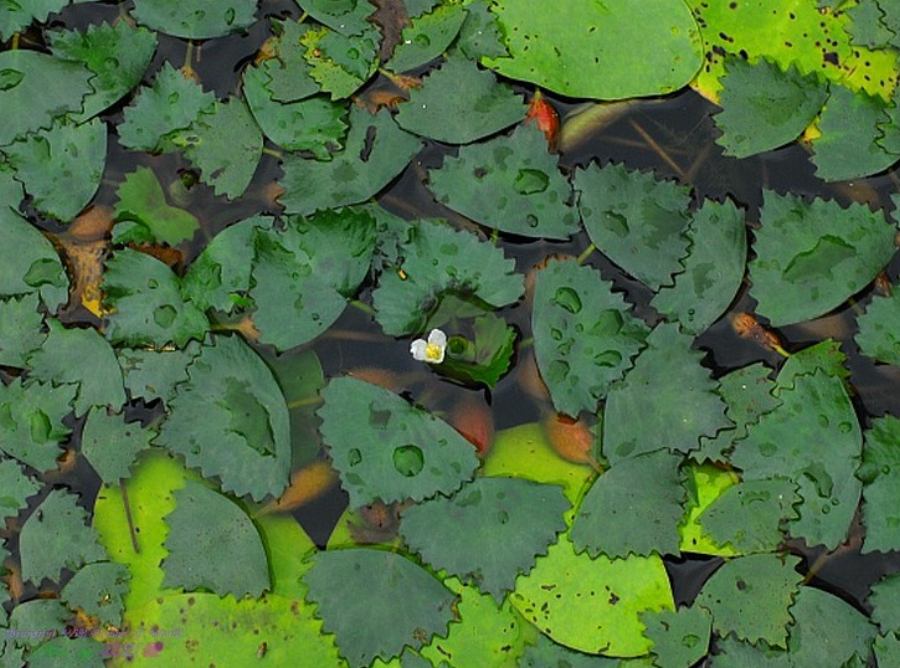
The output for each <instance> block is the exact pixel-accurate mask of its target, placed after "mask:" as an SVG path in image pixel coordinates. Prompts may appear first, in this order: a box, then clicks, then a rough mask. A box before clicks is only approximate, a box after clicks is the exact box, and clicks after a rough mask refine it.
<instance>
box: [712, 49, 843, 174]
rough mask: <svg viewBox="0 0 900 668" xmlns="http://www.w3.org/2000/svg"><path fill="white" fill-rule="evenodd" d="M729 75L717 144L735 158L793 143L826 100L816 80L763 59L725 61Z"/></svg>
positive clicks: (724, 79) (731, 58) (718, 118)
mask: <svg viewBox="0 0 900 668" xmlns="http://www.w3.org/2000/svg"><path fill="white" fill-rule="evenodd" d="M725 70H726V72H727V74H726V75H725V76H724V77H722V79H721V81H720V83H721V85H722V86H723V87H724V90H723V91H722V93H721V100H720V104H721V106H722V107H723V108H724V111H722V112H721V113H719V114H717V115H716V116H714V118H715V121H716V125H717V126H718V127H719V129H720V130H721V131H722V136H721V137H720V138H719V139H717V140H716V141H717V143H718V144H719V145H720V146H722V147H724V148H725V155H732V156H734V157H736V158H746V157H747V156H751V155H755V154H756V153H762V152H764V151H770V150H772V149H775V148H778V147H779V146H783V145H784V144H787V143H789V142H792V141H794V140H795V139H796V138H797V137H799V136H800V135H801V134H802V133H803V131H804V130H805V129H806V127H807V126H808V125H809V124H810V123H811V122H812V121H813V119H814V118H815V117H816V114H818V113H819V110H820V109H821V108H822V105H823V104H824V103H825V98H827V97H828V86H827V85H826V84H824V83H823V82H821V81H820V80H819V78H818V76H817V75H815V74H810V75H808V76H803V75H801V74H800V72H798V71H797V68H796V66H794V65H793V64H792V65H791V66H790V67H789V68H788V69H787V70H782V69H781V68H780V67H779V66H778V65H777V64H775V63H774V62H772V61H770V60H768V59H766V58H761V59H760V60H759V61H758V62H754V63H753V64H750V63H749V62H747V60H745V59H744V58H741V57H736V56H728V57H727V58H726V59H725Z"/></svg>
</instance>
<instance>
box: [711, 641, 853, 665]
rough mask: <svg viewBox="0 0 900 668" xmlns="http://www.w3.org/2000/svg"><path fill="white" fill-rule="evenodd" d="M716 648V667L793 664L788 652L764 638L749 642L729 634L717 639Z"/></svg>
mask: <svg viewBox="0 0 900 668" xmlns="http://www.w3.org/2000/svg"><path fill="white" fill-rule="evenodd" d="M716 650H717V654H716V655H715V666H716V668H745V667H746V666H758V665H759V666H765V667H766V668H793V665H794V664H793V663H792V662H791V657H790V654H788V653H787V652H786V651H785V650H783V649H778V648H776V647H770V646H769V645H767V644H766V642H765V641H764V640H760V641H759V642H757V643H755V644H750V643H748V642H743V641H741V640H738V639H737V638H735V637H734V636H733V635H731V636H728V637H727V638H720V639H718V640H717V641H716ZM842 668H844V667H843V666H842Z"/></svg>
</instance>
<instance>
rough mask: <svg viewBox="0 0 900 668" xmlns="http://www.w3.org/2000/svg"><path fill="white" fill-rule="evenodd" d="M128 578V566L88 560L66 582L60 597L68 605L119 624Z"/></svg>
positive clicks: (103, 622)
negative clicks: (85, 564) (89, 562)
mask: <svg viewBox="0 0 900 668" xmlns="http://www.w3.org/2000/svg"><path fill="white" fill-rule="evenodd" d="M128 579H129V575H128V569H126V568H125V567H124V566H122V565H121V564H116V563H112V562H102V563H95V564H88V565H87V566H85V567H84V568H82V569H81V570H79V571H78V572H77V573H75V576H74V577H73V578H72V579H71V580H69V581H68V582H67V583H66V586H65V587H63V590H62V592H61V593H60V597H61V598H62V599H63V600H64V601H65V602H66V605H68V606H69V608H72V609H79V610H82V611H83V612H84V613H85V614H87V615H89V616H96V617H98V618H99V619H100V622H101V623H102V624H109V625H112V626H120V625H121V623H122V611H123V608H124V606H123V603H122V599H123V598H124V596H125V593H126V592H127V591H128V584H127V582H128Z"/></svg>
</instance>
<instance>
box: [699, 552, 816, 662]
mask: <svg viewBox="0 0 900 668" xmlns="http://www.w3.org/2000/svg"><path fill="white" fill-rule="evenodd" d="M799 562H800V558H799V557H795V556H786V557H785V556H782V555H778V554H753V555H749V556H746V557H738V558H736V559H732V560H731V561H727V562H725V563H724V564H723V565H722V567H721V568H719V570H717V571H716V572H715V573H713V575H712V577H710V578H709V580H707V581H706V584H704V585H703V589H702V590H701V591H700V593H699V594H698V596H697V599H696V600H695V601H694V605H695V606H700V607H703V608H706V609H707V610H709V611H710V612H711V613H712V616H713V629H715V630H716V632H718V633H719V635H721V636H722V637H725V636H727V635H728V634H731V633H733V634H734V635H735V636H736V637H737V638H738V639H740V640H748V641H750V642H752V643H756V642H757V641H759V640H765V641H766V642H767V643H768V644H770V645H774V646H776V647H785V646H786V643H787V635H788V625H789V624H790V623H791V614H790V612H788V608H789V607H790V605H791V603H792V602H793V600H794V597H795V596H796V594H797V589H798V585H799V584H800V582H801V581H802V580H803V576H802V575H800V574H799V573H798V572H797V571H796V566H797V564H798V563H799Z"/></svg>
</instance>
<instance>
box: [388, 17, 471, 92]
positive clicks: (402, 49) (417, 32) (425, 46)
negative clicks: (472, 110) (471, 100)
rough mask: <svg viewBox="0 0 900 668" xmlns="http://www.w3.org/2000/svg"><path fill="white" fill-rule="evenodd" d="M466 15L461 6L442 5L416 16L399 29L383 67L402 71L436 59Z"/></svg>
mask: <svg viewBox="0 0 900 668" xmlns="http://www.w3.org/2000/svg"><path fill="white" fill-rule="evenodd" d="M467 16H468V12H467V11H466V8H464V7H463V6H462V5H446V4H445V5H438V6H437V7H435V8H434V9H433V10H432V11H431V12H428V13H425V14H420V15H418V16H416V17H415V18H413V19H412V20H411V21H410V24H409V25H408V26H407V27H405V28H403V33H402V34H401V36H400V41H399V43H398V44H397V45H396V46H395V47H394V52H393V54H392V55H391V58H390V60H388V61H387V62H386V63H385V64H384V66H385V68H386V69H389V70H391V71H393V72H406V71H407V70H411V69H414V68H416V67H419V66H420V65H424V64H426V63H428V62H429V61H431V60H433V59H434V58H437V57H438V56H439V55H441V54H442V53H443V52H444V51H446V49H447V47H448V46H450V43H451V42H453V40H454V39H455V38H456V35H457V34H458V33H459V29H460V28H461V27H462V25H463V22H464V21H465V20H466V17H467ZM467 55H468V54H467ZM460 87H461V88H462V87H463V86H460ZM467 92H468V91H467Z"/></svg>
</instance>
